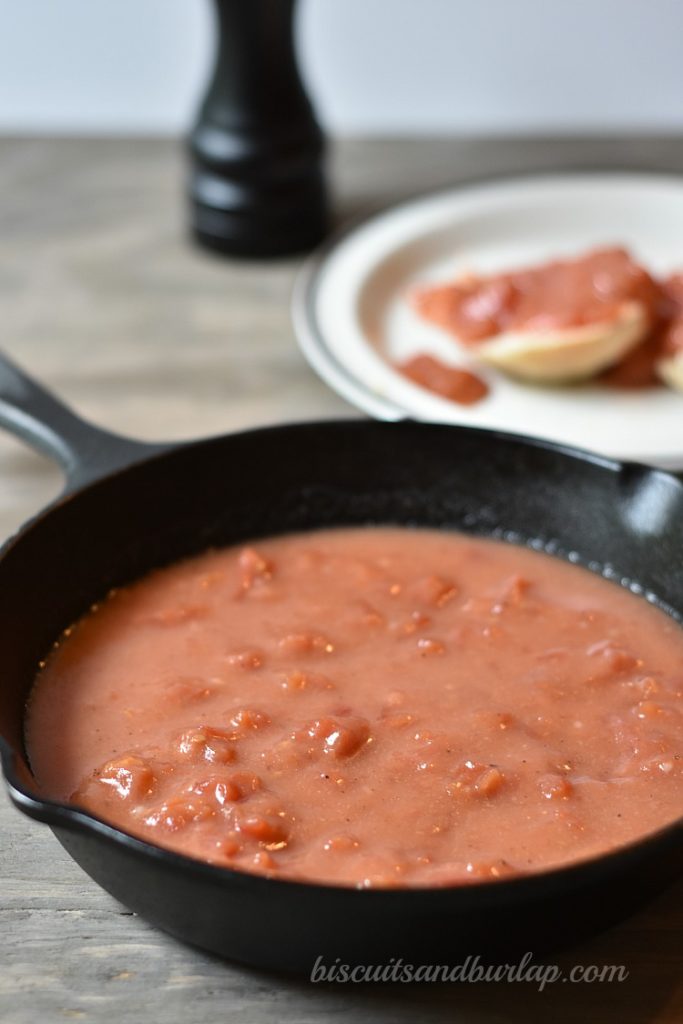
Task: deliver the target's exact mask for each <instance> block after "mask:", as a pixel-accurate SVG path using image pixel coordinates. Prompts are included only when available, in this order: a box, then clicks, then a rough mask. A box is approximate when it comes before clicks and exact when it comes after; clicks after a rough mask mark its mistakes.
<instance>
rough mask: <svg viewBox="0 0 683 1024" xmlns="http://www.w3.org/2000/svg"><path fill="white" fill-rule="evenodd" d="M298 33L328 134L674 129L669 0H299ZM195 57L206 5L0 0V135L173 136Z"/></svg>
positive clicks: (682, 57)
mask: <svg viewBox="0 0 683 1024" xmlns="http://www.w3.org/2000/svg"><path fill="white" fill-rule="evenodd" d="M243 2H244V3H249V2H250V0H243ZM299 37H300V46H301V56H302V63H303V66H304V69H305V73H306V76H307V78H308V81H309V83H310V84H311V86H312V88H313V91H314V95H315V97H316V101H317V106H318V109H319V112H320V114H321V116H322V118H323V120H324V121H325V123H326V124H327V126H328V127H329V128H330V129H331V130H333V131H336V132H341V133H351V132H360V133H371V132H372V133H374V132H384V133H391V132H395V133H397V132H430V131H444V132H449V131H468V132H490V131H497V132H505V131H511V132H515V131H525V130H526V131H529V130H532V131H533V130H536V131H542V130H553V131H559V132H562V131H571V130H572V129H591V130H595V131H600V130H601V129H604V128H612V129H615V130H616V129H628V128H637V129H645V130H649V131H657V130H666V129H683V0H301V10H300V18H299ZM210 54H211V18H210V7H209V0H115V2H113V0H109V2H106V0H0V131H5V132H8V131H10V132H27V131H28V132H30V131H52V132H121V131H133V132H155V133H158V132H161V133H166V132H177V131H180V130H182V129H183V128H184V127H185V126H186V124H187V123H188V120H189V119H190V118H191V116H192V112H193V110H194V106H195V103H196V99H197V97H198V95H199V92H200V90H201V87H202V83H203V80H204V78H205V75H206V72H207V68H208V66H209V63H210Z"/></svg>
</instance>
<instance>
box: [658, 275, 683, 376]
mask: <svg viewBox="0 0 683 1024" xmlns="http://www.w3.org/2000/svg"><path fill="white" fill-rule="evenodd" d="M663 289H664V294H665V296H666V300H667V303H668V310H667V313H668V316H667V318H666V320H665V323H664V326H663V329H662V334H661V343H660V347H659V354H658V359H657V372H658V373H659V376H660V377H661V378H662V380H663V381H664V382H665V383H666V384H668V385H669V387H672V388H676V389H677V390H678V391H683V273H681V274H673V275H672V276H671V277H670V278H668V279H667V280H666V281H665V282H664V284H663Z"/></svg>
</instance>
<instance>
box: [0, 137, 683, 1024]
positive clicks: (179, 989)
mask: <svg viewBox="0 0 683 1024" xmlns="http://www.w3.org/2000/svg"><path fill="white" fill-rule="evenodd" d="M569 167H584V168H595V167H624V168H630V169H656V170H668V171H677V172H683V141H681V140H680V139H656V138H644V139H639V140H635V139H631V140H629V139H592V140H591V139H584V140H554V141H552V140H516V141H511V140H505V139H497V140H488V141H487V140H451V141H448V140H422V141H405V140H403V141H401V140H393V141H383V142H367V141H366V142H346V143H344V144H342V145H339V146H338V147H336V150H335V152H334V155H333V172H334V178H335V184H336V189H337V208H338V211H339V219H340V221H343V220H344V219H345V218H348V217H349V216H352V215H356V214H358V213H361V212H363V211H366V210H370V209H372V208H373V207H376V206H379V205H384V204H386V203H388V202H389V201H392V200H394V199H397V198H402V197H405V196H407V195H410V194H412V193H414V192H418V191H420V190H422V189H426V188H432V187H434V186H438V185H443V184H447V183H449V182H454V181H464V180H468V179H475V178H477V177H482V176H491V175H494V174H502V173H510V172H515V173H516V172H520V171H526V170H540V169H546V168H569ZM182 176H183V162H182V152H181V150H180V147H179V146H178V145H177V144H174V143H172V142H169V141H147V140H145V141H142V140H106V141H99V140H90V141H69V140H59V141H54V140H47V139H24V140H12V139H5V140H0V345H1V346H2V348H4V349H5V350H6V351H7V352H9V353H10V354H11V355H12V356H13V357H14V358H15V359H16V360H17V361H19V362H21V363H22V364H23V366H24V367H26V368H27V369H28V370H30V371H31V372H32V373H34V374H36V375H38V376H39V377H40V378H42V380H43V381H45V382H47V383H48V384H49V385H50V386H51V387H52V388H54V389H55V390H57V391H58V392H59V393H60V394H61V395H62V396H63V397H64V398H65V399H67V400H68V401H69V402H70V403H72V404H73V405H74V406H75V407H76V408H77V409H78V410H79V411H80V412H81V413H82V414H83V415H85V416H88V417H92V418H93V419H95V420H97V422H99V423H101V424H102V425H104V426H108V427H111V428H112V429H115V430H118V431H120V432H123V433H130V434H132V435H137V436H140V437H144V438H150V439H152V438H181V437H190V436H200V435H202V434H208V433H214V432H215V433H219V432H225V431H229V430H233V429H235V428H238V427H244V426H249V425H253V424H261V423H266V422H275V421H278V420H287V419H289V420H292V419H303V418H314V417H325V416H336V415H347V414H350V413H351V412H352V410H351V409H350V408H349V407H348V406H347V405H346V404H345V403H344V402H343V401H342V400H341V399H339V398H337V397H336V396H335V395H333V394H332V393H331V392H330V391H329V390H328V389H327V388H326V387H325V386H324V385H323V384H322V383H320V382H319V381H318V380H317V379H316V378H315V376H314V375H313V374H312V372H311V371H310V370H309V369H308V367H307V366H306V364H305V363H304V361H303V359H302V357H301V355H300V354H299V352H298V349H297V347H296V344H295V341H294V338H293V334H292V328H291V324H290V318H289V297H290V291H291V287H292V281H293V278H294V274H295V272H296V270H297V267H298V265H299V261H297V260H285V261H278V262H275V263H263V264H260V263H245V262H236V261H228V260H221V259H219V258H216V257H213V256H210V255H207V254H205V253H203V252H201V251H198V250H197V249H195V248H194V247H193V246H192V245H191V244H189V242H188V241H187V238H186V237H185V233H184V227H183V209H182V205H181V189H182ZM0 480H2V486H1V487H0V534H1V535H2V536H5V535H7V534H9V533H10V531H12V530H13V529H14V528H16V527H17V526H18V525H19V524H20V523H21V521H22V520H24V519H25V518H26V517H27V516H28V515H29V514H30V513H31V512H32V511H34V510H35V509H37V508H38V507H39V506H40V505H41V504H42V503H44V502H45V501H46V500H47V499H49V498H50V497H51V496H52V495H54V494H55V493H56V490H57V488H58V486H59V474H58V473H57V472H56V470H55V469H53V468H52V467H51V466H50V465H48V464H47V463H46V461H45V460H44V459H42V458H41V457H39V456H37V455H35V454H33V453H32V452H30V451H28V450H27V449H26V448H24V447H22V446H21V445H20V444H19V443H18V442H16V441H14V440H12V439H9V438H7V437H5V436H2V437H0ZM0 915H1V917H0V920H1V922H2V928H1V930H0V1020H2V1021H3V1022H4V1024H37V1022H41V1024H51V1022H53V1021H64V1020H72V1019H73V1020H83V1021H98V1022H99V1021H102V1022H104V1021H107V1022H109V1021H112V1020H115V1021H117V1022H120V1024H139V1022H141V1021H144V1020H149V1021H153V1022H155V1021H163V1022H164V1024H204V1022H207V1024H209V1022H211V1024H216V1022H222V1021H228V1020H232V1019H235V1020H239V1021H241V1022H243V1024H251V1022H253V1024H257V1022H259V1024H260V1022H266V1021H279V1020H281V1019H284V1018H286V1019H288V1020H289V1021H291V1022H292V1024H298V1022H301V1024H304V1022H311V1024H312V1022H321V1021H327V1020H330V1021H331V1020H335V1021H354V1022H355V1021H358V1022H363V1024H364V1022H366V1021H368V1022H369V1021H378V1022H392V1024H393V1022H402V1021H419V1022H420V1024H422V1022H424V1024H430V1022H446V1021H448V1022H460V1021H462V1022H467V1024H494V1022H495V1024H501V1022H507V1021H517V1020H519V1021H525V1022H534V1021H547V1020H553V1021H554V1022H555V1024H564V1022H569V1021H582V1022H585V1024H591V1022H593V1021H595V1022H601V1024H602V1022H604V1024H611V1022H615V1024H616V1022H619V1024H646V1022H655V1021H656V1022H659V1024H665V1022H666V1024H680V1022H681V1021H682V1020H683V986H682V985H681V975H682V974H683V971H682V967H683V957H682V946H683V942H682V937H683V886H680V885H679V886H678V887H677V888H675V889H674V890H669V892H667V893H666V894H664V895H663V896H662V897H661V898H659V899H658V900H657V901H656V902H655V903H653V904H652V905H650V906H649V907H648V908H647V909H646V910H644V911H643V912H642V913H641V914H639V915H638V916H637V917H634V918H632V919H631V920H630V921H628V922H627V923H625V924H624V925H622V926H620V927H618V928H614V929H612V930H611V931H610V932H608V933H606V934H604V935H602V936H600V937H598V938H596V939H594V940H593V941H591V942H589V943H586V944H584V945H582V946H581V947H580V948H575V949H573V950H570V951H568V952H567V953H564V954H562V956H558V957H552V958H550V959H551V960H552V961H553V962H557V963H559V964H560V965H561V966H563V967H569V966H571V965H573V964H578V963H581V964H597V965H602V964H624V965H626V967H627V969H628V971H629V972H630V974H629V978H628V980H627V981H625V982H623V983H611V984H606V983H602V984H599V983H596V984H593V985H589V984H573V985H560V984H558V985H555V986H554V987H552V986H551V987H550V988H547V989H546V990H545V992H543V993H539V992H538V991H536V989H535V988H534V987H533V986H532V985H529V984H524V983H518V984H497V985H493V984H489V985H476V984H469V985H467V984H464V985H427V986H421V987H420V986H417V987H415V986H395V987H392V986H368V985H339V986H323V985H311V984H309V983H307V982H306V981H305V980H301V981H298V980H292V979H282V978H279V977H273V976H269V975H267V974H262V973H259V972H255V971H250V970H246V969H244V968H241V967H236V966H232V965H230V964H225V963H222V962H219V961H217V960H215V959H213V958H211V957H208V956H206V955H204V954H202V953H200V952H197V951H194V950H192V949H187V948H185V947H184V946H182V945H181V944H180V943H178V942H175V941H174V940H172V939H170V938H167V937H166V936H165V935H162V934H160V933H158V932H157V931H155V930H154V929H152V928H150V927H149V926H148V925H147V924H146V923H145V922H144V921H142V920H140V919H139V918H138V917H137V916H135V915H131V914H130V912H128V911H126V910H125V909H124V908H123V907H121V906H120V905H118V904H117V903H115V902H114V900H113V899H111V898H110V897H109V896H108V895H107V894H106V893H105V892H103V891H101V890H100V889H98V888H97V886H95V884H94V883H92V882H91V881H90V880H89V879H88V878H87V877H86V876H85V875H84V874H83V873H82V872H81V871H80V869H79V868H77V867H76V865H75V864H74V863H73V862H72V861H71V860H70V859H69V858H68V857H67V855H66V854H65V853H64V851H63V850H62V848H61V847H60V846H59V845H58V843H57V842H56V840H55V839H54V838H53V836H52V834H51V833H50V832H49V830H48V829H46V828H43V827H41V826H38V825H36V824H33V823H31V822H29V821H28V820H27V819H25V818H23V817H22V816H21V815H20V814H19V813H18V812H16V811H15V810H14V809H13V808H11V807H10V806H9V804H8V802H7V799H6V797H5V795H4V792H3V793H2V795H1V796H0ZM560 927H561V924H560Z"/></svg>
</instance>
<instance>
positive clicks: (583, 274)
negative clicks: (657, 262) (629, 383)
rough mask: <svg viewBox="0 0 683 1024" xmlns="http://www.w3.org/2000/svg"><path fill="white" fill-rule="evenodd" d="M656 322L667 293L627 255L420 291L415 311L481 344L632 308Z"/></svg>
mask: <svg viewBox="0 0 683 1024" xmlns="http://www.w3.org/2000/svg"><path fill="white" fill-rule="evenodd" d="M627 301H638V302H639V303H641V304H642V305H643V306H644V307H645V308H646V310H648V311H650V312H651V313H652V314H653V315H654V314H655V312H656V309H657V306H658V303H659V301H660V292H659V288H658V286H657V284H656V283H655V281H654V280H653V279H652V277H651V276H650V275H649V274H648V273H647V271H646V270H644V268H643V267H641V266H639V265H638V264H637V263H636V262H635V261H634V260H633V259H632V258H631V256H630V255H629V253H628V252H627V251H626V250H625V249H622V248H609V249H599V250H596V251H594V252H590V253H588V254H586V255H584V256H580V257H578V258H577V259H571V260H553V261H551V262H548V263H544V264H542V265H541V266H538V267H532V268H529V269H525V270H515V271H511V272H509V273H504V274H493V275H491V276H488V277H476V276H474V275H473V276H471V277H468V278H467V279H465V280H463V281H455V282H453V283H449V284H444V285H437V286H436V287H428V288H423V289H421V290H419V291H418V292H417V293H416V294H415V296H414V302H415V307H416V309H417V311H418V312H419V313H420V315H421V316H423V317H424V318H425V319H427V320H430V321H431V322H432V323H435V324H436V325H437V326H439V327H442V328H444V329H445V330H447V331H450V332H451V333H453V334H455V335H456V336H457V337H458V339H459V340H460V341H462V342H464V343H465V344H476V343H477V342H480V341H484V340H485V339H487V338H491V337H493V336H494V335H496V334H501V333H503V332H505V331H515V330H524V331H532V330H552V329H559V328H565V327H577V326H581V325H583V324H588V323H594V322H598V321H601V320H609V319H611V318H612V317H613V316H614V315H615V313H616V312H617V311H618V309H619V308H620V307H621V306H622V304H623V303H624V302H627Z"/></svg>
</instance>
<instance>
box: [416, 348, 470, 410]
mask: <svg viewBox="0 0 683 1024" xmlns="http://www.w3.org/2000/svg"><path fill="white" fill-rule="evenodd" d="M398 369H399V370H400V371H401V373H402V374H403V376H404V377H407V378H408V379H409V380H412V381H413V382H414V383H415V384H419V385H420V387H422V388H426V390H427V391H433V392H434V394H436V395H440V396H441V397H442V398H448V399H450V400H451V402H457V403H458V404H459V405H475V404H476V403H477V402H480V401H481V400H482V398H486V396H487V395H488V393H489V389H488V385H487V384H486V381H483V380H482V379H481V377H478V376H477V375H476V374H474V373H471V372H470V371H469V370H461V369H459V368H457V367H455V366H447V365H446V363H442V362H441V360H440V359H436V358H435V357H434V356H430V355H426V354H420V355H416V356H413V357H412V359H408V360H407V361H406V362H405V363H400V364H399V365H398Z"/></svg>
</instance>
